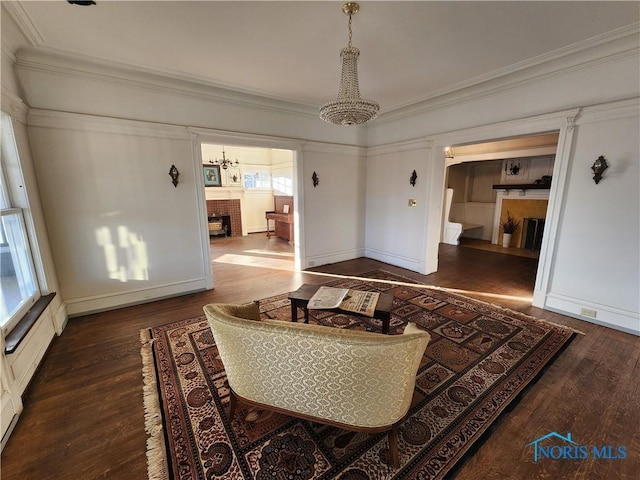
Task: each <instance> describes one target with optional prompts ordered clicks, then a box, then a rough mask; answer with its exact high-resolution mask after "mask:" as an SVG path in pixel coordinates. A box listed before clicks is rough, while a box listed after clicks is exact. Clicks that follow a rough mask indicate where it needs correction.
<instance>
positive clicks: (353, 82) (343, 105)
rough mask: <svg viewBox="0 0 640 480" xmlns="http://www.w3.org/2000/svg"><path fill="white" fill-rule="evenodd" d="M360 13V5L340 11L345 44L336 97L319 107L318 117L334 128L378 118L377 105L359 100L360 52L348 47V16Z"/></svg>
mask: <svg viewBox="0 0 640 480" xmlns="http://www.w3.org/2000/svg"><path fill="white" fill-rule="evenodd" d="M358 10H360V5H358V4H357V3H355V2H349V3H345V4H343V5H342V11H343V12H344V13H345V15H349V45H348V46H347V47H346V48H343V49H342V51H341V52H340V58H342V76H341V77H340V89H339V90H338V98H337V99H336V100H334V101H333V102H329V103H325V104H324V105H323V106H322V107H320V118H321V119H322V120H324V121H325V122H329V123H335V124H336V125H361V124H363V123H366V122H368V121H369V120H373V119H374V118H376V117H377V116H378V110H380V105H378V104H377V103H376V102H374V101H372V100H365V99H363V98H360V87H359V86H358V57H359V56H360V50H358V49H357V48H356V47H352V46H351V17H352V15H355V14H356V13H358Z"/></svg>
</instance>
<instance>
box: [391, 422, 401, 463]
mask: <svg viewBox="0 0 640 480" xmlns="http://www.w3.org/2000/svg"><path fill="white" fill-rule="evenodd" d="M389 457H390V460H391V466H392V467H393V468H400V456H399V454H398V426H397V425H394V426H393V428H391V430H389Z"/></svg>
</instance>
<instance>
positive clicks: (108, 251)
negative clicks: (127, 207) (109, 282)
mask: <svg viewBox="0 0 640 480" xmlns="http://www.w3.org/2000/svg"><path fill="white" fill-rule="evenodd" d="M116 236H117V241H118V244H117V245H116V244H114V243H113V240H112V235H111V230H110V229H109V227H100V228H98V229H96V241H97V243H98V246H100V247H102V249H103V251H104V259H105V268H106V271H107V274H108V275H109V278H111V279H113V280H118V281H120V282H128V281H130V280H138V281H145V280H149V270H148V267H149V261H148V257H147V244H146V243H145V242H144V240H143V239H142V236H141V235H137V234H135V233H133V232H131V231H130V230H129V229H128V228H127V227H125V226H122V225H121V226H119V227H118V228H117V232H116Z"/></svg>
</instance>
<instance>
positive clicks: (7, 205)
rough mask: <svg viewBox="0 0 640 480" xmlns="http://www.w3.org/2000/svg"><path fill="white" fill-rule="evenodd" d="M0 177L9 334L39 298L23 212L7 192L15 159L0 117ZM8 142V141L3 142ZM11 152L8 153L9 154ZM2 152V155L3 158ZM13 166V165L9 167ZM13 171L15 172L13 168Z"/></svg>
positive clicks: (0, 309) (2, 316)
mask: <svg viewBox="0 0 640 480" xmlns="http://www.w3.org/2000/svg"><path fill="white" fill-rule="evenodd" d="M2 130H3V131H2V155H1V157H0V160H1V163H2V174H1V175H0V214H1V216H2V222H0V280H1V283H2V296H1V297H0V327H2V330H3V331H4V332H7V331H10V330H11V329H12V328H13V327H14V326H15V325H16V324H17V323H18V321H19V320H20V319H21V318H22V317H23V316H24V314H25V313H26V312H27V311H28V310H29V308H31V306H32V305H33V304H34V303H35V302H36V301H37V300H38V298H40V290H39V286H38V280H37V277H36V270H35V266H34V263H33V258H32V256H31V249H30V246H29V237H28V233H27V228H26V225H25V218H24V212H23V210H22V209H20V208H14V207H13V201H12V200H13V199H12V198H11V193H10V189H9V183H8V178H7V177H6V176H5V173H6V172H7V171H8V169H7V167H8V165H7V164H8V162H9V161H10V157H11V158H15V159H16V160H17V149H16V147H15V140H14V138H13V130H12V127H11V121H10V119H9V117H8V116H6V115H2ZM7 140H11V141H7ZM9 149H11V151H9ZM5 153H6V155H5ZM11 166H14V165H11ZM13 170H14V171H15V169H13Z"/></svg>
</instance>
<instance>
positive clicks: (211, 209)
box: [207, 199, 242, 237]
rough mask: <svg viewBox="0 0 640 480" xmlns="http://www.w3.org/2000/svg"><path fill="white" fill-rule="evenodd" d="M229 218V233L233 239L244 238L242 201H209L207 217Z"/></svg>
mask: <svg viewBox="0 0 640 480" xmlns="http://www.w3.org/2000/svg"><path fill="white" fill-rule="evenodd" d="M227 215H228V216H229V231H230V232H231V235H230V236H231V237H241V236H242V214H241V212H240V199H233V200H207V217H214V216H217V217H224V216H227Z"/></svg>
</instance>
